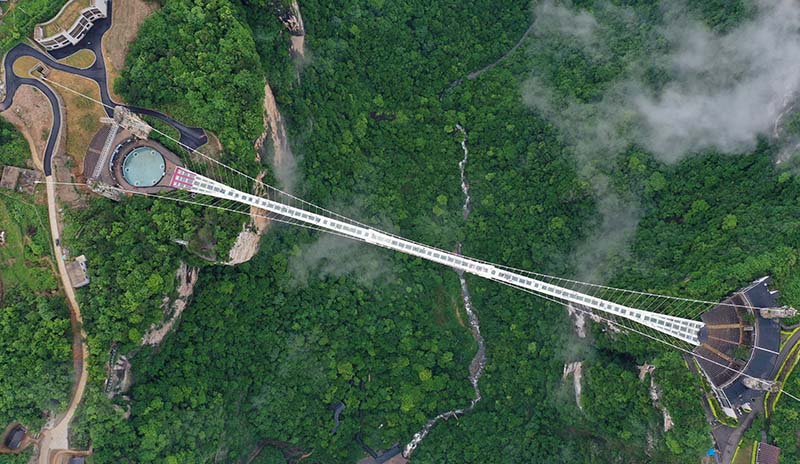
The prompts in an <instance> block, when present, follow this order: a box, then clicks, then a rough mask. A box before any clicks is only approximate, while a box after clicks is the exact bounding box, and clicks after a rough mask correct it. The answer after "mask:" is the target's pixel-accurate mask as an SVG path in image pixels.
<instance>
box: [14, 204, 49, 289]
mask: <svg viewBox="0 0 800 464" xmlns="http://www.w3.org/2000/svg"><path fill="white" fill-rule="evenodd" d="M46 221H47V208H46V206H45V205H37V204H35V203H33V199H32V198H31V197H30V196H28V195H23V194H19V193H6V192H2V193H0V230H4V231H5V232H6V243H5V245H3V246H0V269H3V273H2V284H3V286H4V287H6V290H7V289H8V288H10V287H16V286H20V287H23V288H26V289H28V290H29V291H32V292H50V291H53V290H56V289H57V288H58V282H57V281H56V278H55V276H54V275H53V263H52V261H51V258H50V256H51V246H50V229H49V228H48V227H47V223H46Z"/></svg>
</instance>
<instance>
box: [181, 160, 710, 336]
mask: <svg viewBox="0 0 800 464" xmlns="http://www.w3.org/2000/svg"><path fill="white" fill-rule="evenodd" d="M170 185H171V186H172V187H174V188H177V189H181V190H186V191H188V192H191V193H195V194H202V195H207V196H210V197H215V198H219V199H223V200H229V201H233V202H237V203H241V204H245V205H248V206H251V207H253V208H258V209H262V210H265V211H269V212H271V213H275V214H279V215H281V216H285V217H287V218H290V219H293V220H295V221H299V222H301V223H305V224H309V225H313V226H315V227H316V228H321V229H324V230H327V231H330V232H334V233H336V234H338V235H342V236H345V237H349V238H352V239H355V240H361V241H364V242H367V243H370V244H373V245H377V246H380V247H383V248H388V249H390V250H395V251H399V252H401V253H405V254H408V255H412V256H416V257H418V258H422V259H425V260H428V261H432V262H435V263H438V264H443V265H445V266H449V267H453V268H457V269H461V270H463V271H464V272H467V273H470V274H474V275H477V276H480V277H483V278H486V279H489V280H493V281H496V282H501V283H504V284H507V285H510V286H513V287H518V288H522V289H526V290H528V291H530V292H533V293H536V294H539V295H542V296H545V297H549V298H552V299H556V300H559V301H562V302H564V303H568V304H572V305H577V306H581V307H585V308H588V309H591V310H594V311H600V312H602V313H606V314H609V315H611V316H615V317H618V318H623V319H627V320H629V321H633V322H636V323H639V324H641V325H643V326H645V327H648V328H650V329H653V330H656V331H658V332H660V333H662V334H665V335H668V336H670V337H673V338H676V339H678V340H681V341H683V342H686V343H689V344H690V345H695V346H696V345H699V344H700V330H701V329H702V328H703V326H704V324H703V322H700V321H696V320H692V319H684V318H680V317H675V316H669V315H666V314H659V313H656V312H650V311H644V310H641V309H637V308H634V307H631V306H626V305H623V304H619V303H615V302H613V301H608V300H605V299H602V298H598V297H595V296H591V295H587V294H584V293H581V292H578V291H576V290H573V289H570V288H565V287H562V286H558V285H554V284H551V283H548V282H544V281H542V280H538V279H535V278H531V277H528V276H525V275H522V274H519V273H516V272H512V271H509V270H506V269H501V268H499V267H498V266H496V265H494V264H492V263H487V262H484V261H480V260H477V259H473V258H469V257H466V256H462V255H459V254H455V253H452V252H448V251H444V250H440V249H438V248H434V247H430V246H427V245H422V244H419V243H416V242H412V241H410V240H406V239H404V238H401V237H397V236H394V235H390V234H387V233H385V232H383V231H380V230H377V229H375V228H372V227H364V226H360V225H356V224H353V223H350V222H345V221H343V220H339V219H335V218H332V217H328V216H324V215H321V214H317V213H313V212H310V211H307V210H305V209H301V208H297V207H294V206H290V205H287V204H284V203H279V202H277V201H274V200H270V199H268V198H263V197H260V196H256V195H252V194H249V193H246V192H242V191H240V190H237V189H235V188H232V187H230V186H228V185H225V184H223V183H221V182H217V181H215V180H213V179H210V178H208V177H206V176H203V175H200V174H197V173H195V172H192V171H190V170H188V169H185V168H178V169H176V170H175V173H174V174H173V177H172V180H171V182H170Z"/></svg>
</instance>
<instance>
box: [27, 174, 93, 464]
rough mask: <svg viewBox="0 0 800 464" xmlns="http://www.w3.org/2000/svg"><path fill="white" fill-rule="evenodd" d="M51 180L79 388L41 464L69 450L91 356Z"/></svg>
mask: <svg viewBox="0 0 800 464" xmlns="http://www.w3.org/2000/svg"><path fill="white" fill-rule="evenodd" d="M45 180H46V181H47V211H48V215H49V218H50V233H51V235H52V238H53V247H54V249H55V251H56V262H57V263H58V272H59V274H60V275H61V283H62V285H63V287H64V294H65V295H66V296H67V301H68V303H69V307H70V322H71V323H72V333H73V363H74V365H75V372H77V373H78V377H77V379H76V382H75V387H74V390H73V394H72V399H71V400H70V403H69V408H67V411H66V412H65V413H64V415H63V416H62V417H61V418H60V419H59V420H58V423H57V424H56V425H55V426H54V427H53V428H50V429H48V430H43V431H42V438H41V440H40V441H39V461H38V462H39V464H50V454H51V453H53V452H54V451H58V450H67V449H69V438H68V437H69V423H70V422H71V421H72V418H73V417H74V416H75V410H76V409H77V408H78V405H79V404H80V402H81V400H82V399H83V394H84V391H85V389H86V381H87V380H88V377H89V373H88V371H87V366H86V364H87V357H88V349H87V347H86V343H85V340H86V332H85V331H84V330H83V317H82V316H81V310H80V307H79V306H78V301H77V299H76V298H75V289H73V288H72V283H71V282H70V280H69V276H68V275H67V267H66V265H65V264H64V260H63V259H62V258H61V257H62V255H63V252H62V250H61V246H59V245H57V244H56V239H57V238H58V237H60V236H61V232H60V228H61V227H60V223H59V218H58V204H57V203H58V201H57V194H56V188H55V184H53V183H52V182H54V181H55V179H54V177H53V176H48V177H46V178H45Z"/></svg>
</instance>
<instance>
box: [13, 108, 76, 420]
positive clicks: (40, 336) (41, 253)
mask: <svg viewBox="0 0 800 464" xmlns="http://www.w3.org/2000/svg"><path fill="white" fill-rule="evenodd" d="M0 146H2V149H0V168H1V167H3V166H19V167H26V166H27V164H26V163H27V161H28V160H29V158H30V151H29V149H28V144H27V142H26V141H25V138H24V137H23V136H22V134H20V133H19V132H16V130H15V129H14V127H13V126H12V125H11V124H9V123H8V122H6V121H5V120H0ZM46 221H47V208H46V207H45V206H43V205H41V204H37V203H36V198H34V197H33V196H30V195H25V194H21V193H16V192H10V191H5V190H3V191H0V231H3V232H4V234H5V235H4V243H3V244H2V245H0V385H2V388H0V424H2V425H0V427H3V428H5V427H6V426H7V425H8V424H10V423H11V422H21V423H23V424H25V425H26V426H27V427H30V428H31V429H32V430H36V429H38V428H39V427H41V426H42V425H43V424H44V422H45V420H46V417H45V416H44V414H45V413H46V412H50V413H54V412H58V411H60V410H62V409H64V408H65V407H66V405H67V398H68V395H69V389H70V381H71V378H72V355H71V351H70V346H71V345H70V340H71V338H70V335H71V334H70V327H69V314H68V312H67V307H66V305H65V301H64V299H63V298H64V297H63V295H62V294H61V293H60V291H59V289H58V283H57V281H56V277H55V274H54V263H53V262H52V258H51V256H52V254H51V245H50V234H49V228H48V227H47V222H46Z"/></svg>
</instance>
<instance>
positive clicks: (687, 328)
mask: <svg viewBox="0 0 800 464" xmlns="http://www.w3.org/2000/svg"><path fill="white" fill-rule="evenodd" d="M41 79H42V80H44V81H47V82H48V83H51V84H53V85H55V86H58V87H60V88H63V89H65V90H67V91H70V92H72V93H75V94H77V95H79V96H82V97H84V98H86V99H88V100H91V101H93V102H95V103H97V104H100V105H102V106H105V107H109V108H110V106H109V105H105V104H104V103H102V102H101V101H98V100H96V99H94V98H92V97H90V96H87V95H84V94H82V93H80V92H78V91H76V90H74V89H71V88H69V87H67V86H65V85H63V84H60V83H57V82H54V81H51V80H49V79H47V78H45V77H42V78H41ZM112 109H113V108H112ZM153 130H154V131H155V132H157V133H159V134H161V135H162V136H164V137H166V138H168V139H170V140H172V141H173V142H175V143H177V144H179V145H180V146H182V147H183V148H185V149H186V150H188V151H189V152H190V153H192V154H196V155H198V156H200V157H202V158H203V159H205V160H206V161H208V162H211V163H213V164H214V165H217V166H218V167H221V168H223V169H225V170H227V171H229V172H231V173H233V174H235V175H236V176H240V177H241V178H245V179H247V180H248V181H252V182H253V183H254V186H261V187H262V188H266V189H269V191H272V192H274V193H275V194H276V195H280V196H282V197H284V198H286V199H289V201H290V202H291V200H294V201H296V202H298V203H301V204H303V205H307V206H309V207H311V208H313V209H316V210H319V211H322V212H324V213H325V214H327V215H328V216H326V215H320V214H317V213H313V212H310V211H307V210H305V209H302V208H297V207H294V206H291V205H287V204H285V203H282V202H278V201H274V200H271V199H268V198H263V197H259V196H256V195H252V194H249V193H245V192H242V191H239V190H237V189H234V188H231V187H230V186H228V185H226V184H223V183H220V182H217V181H215V180H213V179H211V178H208V177H205V176H202V175H200V174H197V173H194V172H192V171H189V170H184V174H185V175H186V176H187V177H191V182H189V183H187V184H186V185H184V186H183V187H182V188H183V189H184V190H187V191H189V192H192V193H200V194H204V195H208V196H211V197H214V198H217V199H220V200H229V201H234V202H238V203H242V204H246V205H249V206H251V207H253V208H258V209H262V210H265V211H269V212H271V213H274V215H275V216H270V215H265V216H264V215H259V214H257V213H252V212H251V213H245V212H243V211H238V210H235V209H232V208H227V207H222V206H219V205H208V204H205V203H202V202H198V201H193V200H186V199H178V198H172V197H169V196H166V195H157V194H146V196H150V197H155V198H162V199H167V200H173V201H181V202H184V203H188V204H195V205H201V206H208V207H212V208H217V209H221V210H225V211H231V212H237V213H240V214H249V215H255V216H263V217H268V218H269V219H271V220H275V221H277V222H284V223H287V224H292V225H298V226H301V227H305V228H309V229H312V230H317V231H324V232H328V233H331V234H333V235H338V236H341V237H345V238H350V239H355V240H360V241H364V242H367V243H371V244H373V245H377V246H381V247H384V248H389V249H393V250H396V251H400V252H403V253H406V254H410V255H412V256H417V257H420V258H423V259H426V260H429V261H433V262H437V263H439V264H444V265H447V266H450V267H456V268H459V269H463V270H464V271H465V272H468V273H472V274H475V275H478V276H481V277H484V278H487V279H490V280H494V281H497V282H500V283H502V284H504V285H508V286H511V287H514V288H518V289H520V290H523V291H525V292H527V293H531V294H534V295H537V296H539V297H541V298H544V299H546V300H549V301H555V302H559V303H562V304H563V303H565V302H566V303H570V304H571V306H572V307H573V309H575V310H577V311H580V312H582V313H590V314H593V316H594V317H599V318H600V319H603V320H605V321H607V322H609V323H610V324H613V325H614V326H617V327H623V328H625V329H627V330H631V331H633V332H636V333H638V334H641V335H643V336H645V337H647V338H650V339H653V340H656V341H659V342H661V343H664V344H666V345H669V346H671V347H673V348H676V349H678V350H680V351H683V352H685V353H690V354H693V355H694V356H698V357H700V358H701V359H706V358H704V357H703V356H701V355H698V354H696V353H691V351H689V350H687V349H686V348H681V347H678V346H677V345H675V344H673V343H671V342H668V341H666V340H663V339H661V338H660V337H656V336H653V335H652V334H648V333H646V332H644V331H641V330H639V329H636V328H634V327H630V326H624V325H621V324H620V323H619V322H616V321H612V320H611V319H608V318H607V317H603V316H601V315H598V314H597V313H596V312H589V311H587V310H586V309H585V308H591V309H593V310H595V311H599V312H602V313H604V314H609V315H612V316H615V317H620V318H624V319H627V320H630V321H633V322H636V323H638V324H641V325H642V326H644V327H647V328H650V329H653V330H655V331H658V332H660V333H661V334H665V335H668V336H670V337H673V338H677V339H679V340H681V341H683V342H686V343H688V344H690V345H697V344H699V340H698V333H699V330H700V328H702V327H703V325H704V324H703V323H702V322H699V321H696V320H691V319H684V318H681V317H676V316H671V315H665V314H661V313H656V312H650V311H643V310H641V309H638V308H637V307H635V306H626V305H625V304H618V303H615V302H612V301H608V300H605V299H602V298H598V297H595V296H593V295H586V294H584V293H582V292H578V291H575V290H573V289H569V288H565V287H563V286H560V285H554V284H552V283H549V282H547V281H546V280H548V279H552V280H556V281H559V282H563V283H569V284H574V285H581V286H586V287H589V288H593V289H596V290H599V291H615V292H621V293H624V294H627V295H629V296H638V298H641V297H649V298H653V299H657V300H661V301H662V302H663V301H674V302H681V303H688V304H689V305H691V304H697V305H713V306H718V305H720V304H721V303H718V302H712V301H704V300H696V299H688V298H680V297H672V296H666V295H659V294H653V293H647V292H637V291H632V290H625V289H619V288H614V287H608V286H602V285H597V284H591V283H586V282H580V281H577V280H571V279H563V278H559V277H554V276H549V275H546V274H540V273H535V272H531V271H525V270H521V269H515V268H512V267H509V266H502V265H496V264H493V263H490V262H486V261H482V260H478V259H474V258H467V257H463V256H461V255H458V254H455V253H452V252H449V251H444V250H441V249H438V248H434V247H429V246H427V245H423V244H420V243H417V242H414V241H411V240H408V239H405V238H402V237H399V236H396V235H393V234H391V233H388V232H384V231H380V230H377V229H375V228H373V227H370V226H368V225H365V224H362V223H360V222H358V221H355V220H353V219H350V218H347V217H345V216H342V215H340V214H338V213H335V212H333V211H330V210H327V209H325V208H322V207H320V206H317V205H315V204H313V203H310V202H307V201H305V200H302V199H300V198H298V197H295V196H294V195H291V194H289V193H287V192H284V191H282V190H280V189H277V188H275V187H273V186H271V185H268V184H265V183H263V182H261V181H260V180H258V179H256V178H253V177H251V176H249V175H247V174H245V173H243V172H241V171H239V170H237V169H235V168H233V167H230V166H228V165H226V164H224V163H222V162H221V161H219V160H216V159H213V158H211V157H209V156H207V155H205V154H204V153H202V152H200V151H198V150H196V149H193V148H191V147H188V146H187V145H185V144H183V143H181V142H180V141H179V140H176V139H175V138H174V137H171V136H169V135H168V134H166V133H164V132H162V131H160V130H158V129H156V128H154V129H153ZM115 189H116V188H115ZM116 190H119V191H124V192H128V193H133V194H142V192H137V191H129V190H124V189H116ZM276 216H279V217H276ZM529 276H530V277H529ZM637 301H638V299H637ZM652 304H653V303H652V302H651V305H652ZM723 304H724V303H723ZM660 306H661V303H659V304H657V305H656V308H657V309H658V308H660ZM713 306H711V307H713ZM709 309H710V308H709ZM756 309H758V308H756ZM767 351H769V350H767ZM706 360H707V361H709V362H712V363H714V364H719V363H717V362H714V361H712V360H708V359H706ZM719 365H720V366H722V365H721V364H719ZM722 367H724V368H725V369H728V370H732V371H735V372H738V373H740V374H742V375H745V374H743V373H742V372H740V371H736V370H735V369H733V368H730V367H728V366H722ZM787 396H790V397H793V396H792V395H790V394H788V393H787ZM793 398H794V397H793ZM795 399H797V398H795Z"/></svg>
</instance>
